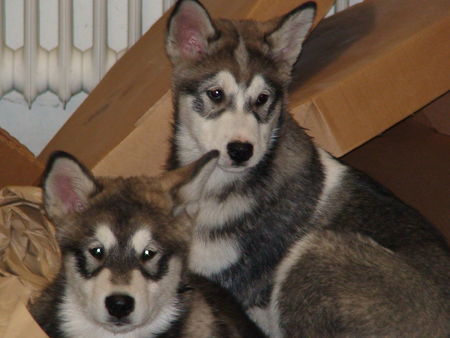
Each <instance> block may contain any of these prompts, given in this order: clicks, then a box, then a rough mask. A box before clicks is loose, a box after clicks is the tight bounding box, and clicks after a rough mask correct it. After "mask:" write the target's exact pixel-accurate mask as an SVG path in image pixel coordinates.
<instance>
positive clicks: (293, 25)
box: [265, 2, 316, 72]
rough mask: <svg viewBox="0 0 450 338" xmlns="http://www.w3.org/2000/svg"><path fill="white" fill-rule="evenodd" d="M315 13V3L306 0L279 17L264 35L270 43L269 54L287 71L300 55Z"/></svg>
mask: <svg viewBox="0 0 450 338" xmlns="http://www.w3.org/2000/svg"><path fill="white" fill-rule="evenodd" d="M315 13H316V4H315V3H314V2H307V3H305V4H303V5H301V6H299V7H297V8H296V9H294V10H292V11H291V12H289V13H288V14H286V15H284V16H282V17H281V18H279V19H278V24H277V25H276V28H275V29H274V30H272V31H271V32H269V33H268V34H266V36H265V39H266V41H267V42H268V43H269V45H270V54H271V56H272V57H273V58H274V59H275V60H277V61H280V62H282V63H283V64H284V67H286V70H287V71H288V72H290V71H291V70H292V67H293V66H294V64H295V62H296V61H297V59H298V56H299V55H300V52H301V50H302V44H303V41H304V40H305V38H306V36H307V35H308V33H309V31H310V29H311V26H312V23H313V20H314V16H315Z"/></svg>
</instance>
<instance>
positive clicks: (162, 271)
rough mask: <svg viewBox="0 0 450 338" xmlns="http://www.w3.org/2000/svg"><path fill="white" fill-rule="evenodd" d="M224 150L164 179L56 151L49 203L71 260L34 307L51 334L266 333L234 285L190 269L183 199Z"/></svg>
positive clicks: (47, 188) (47, 186) (47, 180)
mask: <svg viewBox="0 0 450 338" xmlns="http://www.w3.org/2000/svg"><path fill="white" fill-rule="evenodd" d="M217 157H218V152H217V151H212V152H209V153H207V154H206V155H205V156H203V157H202V158H201V159H199V160H198V161H196V162H194V163H193V164H191V165H189V166H186V167H183V168H180V169H177V170H173V171H170V172H167V173H166V174H164V175H162V176H160V177H158V178H149V177H132V178H94V177H93V176H92V174H91V173H90V172H89V171H88V170H87V169H86V168H85V167H84V166H83V165H81V164H80V163H79V162H78V161H77V160H76V159H75V158H73V157H72V156H71V155H69V154H67V153H63V152H57V153H55V154H53V155H52V157H51V159H50V160H49V163H48V165H47V169H46V173H45V175H44V184H43V189H44V204H45V210H46V212H47V214H48V216H49V218H50V219H51V220H52V221H53V222H54V224H55V225H56V228H57V239H58V243H59V245H60V247H61V251H62V255H63V263H62V267H61V270H60V273H59V275H58V277H57V278H56V280H55V281H54V282H53V284H52V285H50V286H49V287H48V288H47V289H46V290H45V291H44V292H43V294H42V295H41V297H40V298H39V299H38V300H37V302H36V303H34V304H32V305H31V306H30V310H31V312H32V314H33V316H34V317H35V319H36V320H37V322H38V323H39V324H40V325H41V326H42V327H43V329H44V330H45V331H46V332H47V334H49V335H50V336H51V337H110V336H120V337H196V338H198V337H260V336H262V334H261V333H260V331H259V330H258V329H257V328H256V326H255V325H254V324H253V323H252V322H251V321H249V320H248V319H247V318H246V315H245V313H244V312H243V311H242V310H241V309H240V307H239V306H238V305H237V304H236V303H234V302H233V300H232V299H231V298H230V297H229V296H228V295H227V294H226V292H224V291H223V290H222V289H220V288H218V287H216V286H215V285H213V284H211V282H208V281H206V280H203V279H202V278H201V277H198V276H193V275H190V274H188V273H187V269H186V257H187V256H188V250H189V244H190V239H191V231H192V224H191V222H190V219H189V216H188V215H187V213H186V212H184V211H181V212H180V211H179V212H178V215H177V216H173V209H174V205H175V199H176V196H177V193H178V192H180V191H181V190H183V189H185V188H188V186H189V184H190V183H194V182H197V183H196V184H198V183H199V181H201V180H204V179H205V177H207V176H209V174H210V172H211V171H212V168H213V167H214V166H215V164H216V160H217ZM200 183H201V182H200ZM190 191H191V190H190ZM191 192H192V191H191ZM191 209H192V208H191Z"/></svg>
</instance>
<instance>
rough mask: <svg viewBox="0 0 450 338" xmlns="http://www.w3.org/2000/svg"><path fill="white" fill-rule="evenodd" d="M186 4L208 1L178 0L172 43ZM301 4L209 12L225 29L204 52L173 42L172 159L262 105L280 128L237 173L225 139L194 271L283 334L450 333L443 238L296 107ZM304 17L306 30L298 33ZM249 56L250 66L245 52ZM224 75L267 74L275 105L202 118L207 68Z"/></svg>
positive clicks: (194, 152) (262, 123)
mask: <svg viewBox="0 0 450 338" xmlns="http://www.w3.org/2000/svg"><path fill="white" fill-rule="evenodd" d="M183 3H190V5H195V4H198V3H197V2H196V1H193V0H184V1H181V2H179V4H178V6H177V9H176V10H175V11H174V13H173V15H172V17H171V19H170V21H169V33H168V41H172V39H171V30H170V27H171V25H172V24H173V22H177V20H180V19H179V18H180V16H179V15H178V14H179V12H180V11H182V9H183V7H182V6H183ZM305 8H308V10H309V9H310V5H306V7H305V6H304V7H301V8H299V9H296V10H294V11H293V12H291V13H288V14H287V15H286V16H285V17H282V18H280V19H275V20H271V21H269V22H265V23H257V22H252V21H229V20H212V22H211V27H214V30H215V34H214V36H215V37H216V38H214V39H211V38H209V37H204V44H203V46H206V47H205V50H204V53H203V54H202V55H201V56H198V57H197V58H196V59H187V58H184V59H183V58H181V59H180V58H179V53H175V54H173V51H174V49H176V48H177V46H176V44H171V45H170V48H168V54H169V57H170V58H171V61H172V63H173V67H174V73H173V89H174V105H175V124H174V137H173V140H172V141H173V143H172V153H171V157H170V159H169V167H170V168H176V167H178V166H180V165H183V164H185V163H186V162H187V161H188V160H189V159H192V158H195V157H198V156H200V155H201V154H202V153H203V152H205V151H207V150H210V148H208V147H210V146H209V144H208V143H207V142H203V140H204V138H203V136H204V135H201V134H199V133H200V130H201V131H202V132H203V133H205V132H208V131H209V129H208V128H210V127H206V126H211V123H212V122H214V121H222V120H220V119H222V118H223V115H224V114H231V115H228V116H229V117H230V118H231V116H237V115H239V114H240V116H241V118H242V121H246V120H245V119H248V116H249V115H252V114H253V116H254V118H255V119H256V120H257V122H258V123H259V128H260V130H263V128H268V127H269V128H270V133H268V134H267V135H268V136H267V138H266V139H265V140H264V142H267V144H268V145H269V146H268V147H267V149H266V151H265V153H264V154H263V156H261V157H260V158H258V161H257V163H255V164H248V163H244V164H242V165H240V166H236V167H237V169H239V171H235V172H230V171H229V170H228V169H229V168H228V167H226V165H227V163H228V162H229V159H227V153H226V150H225V151H224V150H223V149H226V147H222V149H219V150H220V151H221V155H220V159H219V162H218V166H217V168H216V169H215V171H214V172H213V173H212V174H211V176H210V178H209V180H208V181H207V182H206V184H205V187H204V194H203V196H202V197H201V199H200V202H199V214H198V215H197V219H196V222H197V224H196V229H195V231H194V240H193V249H192V251H191V254H190V267H191V269H192V270H193V271H196V272H198V273H201V274H203V275H204V276H206V277H207V278H209V279H210V280H213V281H215V282H217V283H219V284H220V285H222V286H223V287H225V288H226V289H227V290H229V291H230V292H231V293H232V294H233V295H234V296H235V298H236V299H238V300H239V301H240V302H241V304H242V305H243V306H244V308H245V309H246V310H247V311H248V313H249V314H250V315H251V316H252V317H253V319H254V320H255V321H256V322H257V324H258V325H259V326H260V327H261V328H263V329H264V330H266V332H268V333H269V334H270V335H271V336H274V337H278V336H284V337H293V336H308V337H309V336H311V337H321V336H424V337H430V336H433V337H438V336H444V337H445V336H448V335H449V334H450V288H449V285H450V251H449V248H448V245H447V244H446V242H445V240H444V239H443V237H442V236H441V234H440V233H438V231H437V230H436V229H435V228H434V227H433V226H432V225H431V224H430V223H429V222H428V221H427V220H425V219H424V218H423V217H422V216H421V215H420V214H419V213H418V212H417V211H415V210H414V209H412V208H410V207H409V206H407V205H405V204H404V203H403V202H401V201H400V200H398V199H397V198H396V197H395V196H393V195H392V194H391V193H390V192H389V191H387V190H386V189H384V188H383V187H381V186H380V185H379V184H377V183H376V182H373V181H372V180H371V179H370V178H368V177H367V176H365V175H364V174H363V173H360V172H358V171H356V170H353V169H352V168H349V167H346V166H345V165H343V164H341V163H340V162H339V161H338V160H336V159H334V158H332V157H331V156H328V155H327V154H326V153H325V152H323V151H322V150H320V149H318V148H317V147H316V146H315V144H314V143H313V142H312V141H311V139H310V138H309V137H308V136H307V135H306V133H305V132H304V130H303V129H302V128H301V127H299V126H298V125H297V124H296V123H295V121H294V120H293V119H292V117H291V116H290V115H289V114H288V112H287V111H286V107H287V95H288V94H287V90H288V86H289V83H290V80H291V77H290V71H291V69H292V66H293V63H294V61H295V60H293V53H294V51H293V50H292V49H289V50H287V51H285V52H286V53H283V52H281V51H283V48H289V46H291V45H293V48H297V49H298V51H297V53H299V52H300V47H301V46H297V45H295V43H297V44H300V42H299V41H300V40H303V39H304V37H305V35H306V32H307V30H308V28H309V26H307V25H308V24H309V23H310V22H311V20H310V18H309V17H308V16H305V15H303V14H302V13H303V12H302V11H303V10H305ZM304 13H310V12H304ZM296 15H302V16H301V17H300V18H296V17H295V16H296ZM191 19H192V18H191ZM203 19H204V18H203ZM203 19H202V20H203ZM286 25H288V26H286ZM291 25H293V26H291ZM299 25H300V26H301V29H300V33H299V34H300V36H299V35H295V33H293V30H292V28H293V27H296V28H298V27H299ZM302 25H303V26H302ZM305 25H306V26H305ZM286 32H288V33H286ZM280 34H281V35H280ZM286 39H291V40H290V42H291V43H289V41H288V40H286ZM299 39H300V40H299ZM294 42H295V43H294ZM277 44H280V45H277ZM244 48H245V49H246V53H243V49H244ZM273 51H274V52H273ZM244 54H245V55H247V54H248V58H249V60H250V62H249V63H247V62H245V58H240V57H239V55H244ZM283 55H285V56H286V58H283ZM297 55H298V54H297ZM244 64H245V69H242V65H244ZM287 65H288V66H287ZM287 67H288V70H287ZM223 71H227V72H228V73H229V74H232V76H233V78H234V79H235V81H236V82H237V83H238V86H239V87H238V88H240V89H239V90H241V91H242V93H244V92H245V88H249V86H250V84H251V82H252V80H253V79H254V78H255V77H256V76H261V77H262V78H263V79H264V81H265V84H266V86H267V87H268V88H270V90H271V91H270V100H272V101H269V102H268V103H267V104H266V105H262V106H261V107H259V109H263V110H267V109H268V105H269V104H270V102H276V103H277V104H276V109H275V108H274V107H272V112H271V113H269V114H268V116H267V117H265V118H264V119H261V118H259V115H258V112H256V111H255V110H254V109H253V107H254V106H253V105H252V104H253V103H252V102H254V101H252V100H254V98H250V97H246V98H245V99H246V100H248V104H244V105H242V106H241V107H231V108H230V107H227V108H226V110H225V111H223V112H222V115H220V116H219V117H214V118H213V119H209V121H208V124H207V123H206V119H203V120H202V119H201V117H202V116H205V115H208V112H209V110H211V111H213V110H214V105H213V104H212V103H208V105H207V104H206V103H205V105H204V106H203V109H204V110H206V111H202V113H200V114H199V113H198V112H197V111H195V109H194V110H193V109H190V108H189V107H187V106H186V105H184V104H183V102H184V100H187V99H189V97H192V96H196V95H203V93H204V90H205V87H204V86H205V83H207V84H208V85H207V86H212V85H214V83H212V84H211V78H214V76H215V75H216V74H218V73H220V72H223ZM206 89H207V88H206ZM225 94H228V93H225ZM230 96H231V97H232V98H235V97H237V96H235V95H234V94H233V93H231V94H230ZM209 105H211V107H212V108H208V106H209ZM198 115H200V118H198ZM263 116H264V115H263ZM194 117H195V119H194ZM194 120H195V121H194ZM217 123H219V122H217ZM229 125H231V124H229ZM229 125H228V126H229ZM228 126H227V128H229V127H228ZM219 127H220V126H219ZM219 127H217V128H219ZM217 131H220V129H216V130H215V132H214V133H213V135H212V136H213V137H211V138H210V140H213V141H215V139H214V136H215V135H216V134H218V132H217ZM224 135H227V134H226V133H225V134H224ZM241 137H242V136H241ZM244 137H245V135H244ZM232 141H233V139H230V140H228V141H227V140H225V142H232ZM202 142H203V143H202ZM217 144H218V145H219V146H220V143H217ZM254 145H256V143H255V144H254ZM253 157H254V156H253ZM221 161H222V162H221ZM227 161H228V162H227ZM249 162H250V160H249ZM223 163H224V164H223ZM221 165H222V167H225V169H227V170H228V171H227V170H225V169H222V167H221ZM236 201H238V202H239V203H238V202H236ZM219 249H220V250H221V251H219V252H218V250H219Z"/></svg>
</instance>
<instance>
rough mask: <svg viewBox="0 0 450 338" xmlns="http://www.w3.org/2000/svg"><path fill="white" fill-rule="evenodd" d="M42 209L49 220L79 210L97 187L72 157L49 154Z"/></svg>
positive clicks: (93, 180)
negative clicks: (43, 207)
mask: <svg viewBox="0 0 450 338" xmlns="http://www.w3.org/2000/svg"><path fill="white" fill-rule="evenodd" d="M43 190H44V206H45V210H46V211H47V214H48V215H49V216H50V218H52V219H54V218H60V217H64V216H66V215H67V214H70V213H77V212H81V211H83V210H84V209H85V208H86V207H87V203H88V198H89V196H91V195H93V194H94V193H95V192H96V191H97V190H98V185H97V183H96V181H95V179H94V177H93V176H92V174H91V173H90V172H89V170H88V169H86V168H85V167H84V166H83V165H82V164H81V163H79V162H78V161H77V160H76V159H75V158H74V157H73V156H71V155H69V154H67V153H65V152H62V151H58V152H55V153H53V154H52V155H51V157H50V159H49V161H48V164H47V168H46V170H45V174H44V181H43Z"/></svg>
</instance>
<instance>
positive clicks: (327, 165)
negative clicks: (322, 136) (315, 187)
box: [317, 148, 347, 213]
mask: <svg viewBox="0 0 450 338" xmlns="http://www.w3.org/2000/svg"><path fill="white" fill-rule="evenodd" d="M318 150H319V155H320V161H321V163H322V165H323V170H324V175H325V181H324V187H323V190H322V193H321V195H320V198H319V203H318V205H317V212H319V213H320V211H321V209H322V208H323V207H324V205H325V204H326V202H327V200H328V197H329V196H330V193H331V192H332V191H333V189H334V188H335V187H337V186H338V185H339V183H340V182H341V179H342V177H343V176H344V174H345V171H346V170H347V167H346V166H344V165H343V164H341V163H339V162H338V161H337V160H336V159H334V158H333V157H331V156H330V155H329V154H328V153H327V152H326V151H324V150H322V149H320V148H319V149H318Z"/></svg>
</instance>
